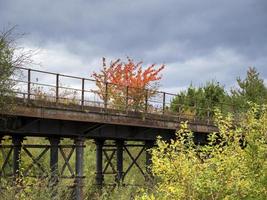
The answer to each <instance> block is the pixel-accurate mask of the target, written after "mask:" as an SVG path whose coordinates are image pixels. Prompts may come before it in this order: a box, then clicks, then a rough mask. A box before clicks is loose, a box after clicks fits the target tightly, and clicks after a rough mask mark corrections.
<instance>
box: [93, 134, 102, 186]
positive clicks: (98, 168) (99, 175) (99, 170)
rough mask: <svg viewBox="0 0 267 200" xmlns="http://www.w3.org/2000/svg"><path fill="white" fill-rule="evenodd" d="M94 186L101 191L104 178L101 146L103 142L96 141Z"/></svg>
mask: <svg viewBox="0 0 267 200" xmlns="http://www.w3.org/2000/svg"><path fill="white" fill-rule="evenodd" d="M95 144H96V185H97V186H98V188H99V189H102V186H103V182H104V176H103V153H102V152H103V145H104V140H101V139H96V140H95Z"/></svg>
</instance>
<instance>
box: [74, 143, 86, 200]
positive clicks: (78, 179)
mask: <svg viewBox="0 0 267 200" xmlns="http://www.w3.org/2000/svg"><path fill="white" fill-rule="evenodd" d="M74 144H75V149H76V161H75V174H76V175H75V200H82V199H83V178H84V177H83V162H84V138H75V140H74Z"/></svg>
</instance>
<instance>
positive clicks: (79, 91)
mask: <svg viewBox="0 0 267 200" xmlns="http://www.w3.org/2000/svg"><path fill="white" fill-rule="evenodd" d="M17 70H19V75H17V76H16V77H13V81H14V82H15V85H16V86H15V93H16V96H17V97H20V98H24V99H26V100H28V101H32V100H39V101H45V102H55V103H61V104H66V105H79V106H81V109H82V110H83V109H85V108H86V107H89V106H90V107H100V108H103V110H105V111H107V112H108V109H113V110H117V111H121V112H125V113H128V112H141V113H146V114H158V115H162V116H166V115H170V116H175V117H177V118H179V119H183V120H188V121H202V122H205V123H208V124H210V123H212V112H213V111H212V108H209V107H208V108H207V107H206V108H201V107H199V106H198V105H197V102H194V100H192V99H190V102H193V103H192V105H190V106H188V105H185V104H178V103H175V101H174V99H175V98H177V95H176V94H172V93H168V92H163V91H157V90H149V89H144V88H134V87H129V86H123V85H117V84H112V83H108V82H106V83H102V82H97V81H96V80H93V79H89V78H82V77H77V76H71V75H64V74H58V73H53V72H46V71H41V70H36V69H29V68H21V67H20V68H17ZM69 85H71V86H69ZM97 85H98V86H97ZM226 107H227V108H226ZM218 108H220V109H221V110H223V109H228V110H229V111H234V107H233V105H226V104H221V105H219V106H218ZM199 113H201V115H200V114H199Z"/></svg>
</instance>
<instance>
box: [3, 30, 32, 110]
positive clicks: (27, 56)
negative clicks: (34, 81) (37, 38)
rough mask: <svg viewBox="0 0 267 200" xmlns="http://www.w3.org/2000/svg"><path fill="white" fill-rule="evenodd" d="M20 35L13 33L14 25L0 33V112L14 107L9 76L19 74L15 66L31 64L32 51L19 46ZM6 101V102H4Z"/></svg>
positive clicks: (13, 84)
mask: <svg viewBox="0 0 267 200" xmlns="http://www.w3.org/2000/svg"><path fill="white" fill-rule="evenodd" d="M20 36H21V35H16V34H15V27H13V28H11V29H9V30H7V31H2V32H1V33H0V112H1V113H3V112H5V111H8V110H9V109H11V108H12V107H14V103H13V99H14V98H13V97H14V90H13V89H14V86H15V82H14V81H12V80H11V78H12V77H13V78H14V77H16V76H19V73H18V72H19V70H16V67H23V66H25V65H28V64H31V63H33V62H32V59H31V58H32V55H33V51H31V50H27V51H26V50H24V48H22V47H19V46H18V44H17V40H18V39H19V37H20ZM6 102H8V104H7V103H6Z"/></svg>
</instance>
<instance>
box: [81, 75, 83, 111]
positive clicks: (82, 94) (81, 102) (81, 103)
mask: <svg viewBox="0 0 267 200" xmlns="http://www.w3.org/2000/svg"><path fill="white" fill-rule="evenodd" d="M81 104H82V109H83V106H84V78H82V101H81Z"/></svg>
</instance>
